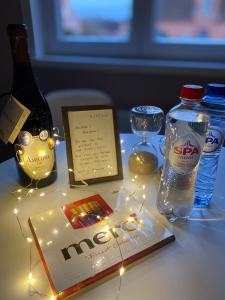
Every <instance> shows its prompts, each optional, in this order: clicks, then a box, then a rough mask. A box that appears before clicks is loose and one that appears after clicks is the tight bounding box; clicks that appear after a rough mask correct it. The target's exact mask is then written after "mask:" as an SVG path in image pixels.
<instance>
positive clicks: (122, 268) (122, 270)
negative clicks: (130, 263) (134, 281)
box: [120, 267, 125, 276]
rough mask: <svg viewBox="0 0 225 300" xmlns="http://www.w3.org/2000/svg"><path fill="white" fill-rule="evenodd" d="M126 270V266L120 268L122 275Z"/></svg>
mask: <svg viewBox="0 0 225 300" xmlns="http://www.w3.org/2000/svg"><path fill="white" fill-rule="evenodd" d="M124 272H125V268H124V267H121V268H120V276H123V274H124Z"/></svg>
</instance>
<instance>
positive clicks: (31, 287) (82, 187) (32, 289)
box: [12, 131, 146, 300]
mask: <svg viewBox="0 0 225 300" xmlns="http://www.w3.org/2000/svg"><path fill="white" fill-rule="evenodd" d="M55 134H56V135H57V136H56V135H54V137H56V138H57V141H58V143H59V140H58V139H59V138H62V139H63V137H60V135H59V131H57V132H55ZM56 144H57V143H56ZM121 144H123V141H122V142H121ZM124 152H125V150H122V153H124ZM16 157H17V155H16ZM17 159H18V157H17ZM18 161H19V159H18ZM52 172H56V170H52V171H51V172H50V173H52ZM67 172H69V173H74V174H75V175H76V176H77V177H78V178H79V179H80V181H81V183H82V184H81V185H70V186H71V187H79V188H80V190H81V191H88V192H90V190H88V189H85V188H86V187H87V186H88V184H87V182H86V181H85V180H83V179H82V176H81V174H79V172H78V171H77V170H73V169H71V168H69V169H67ZM50 173H49V174H50ZM49 174H48V175H49ZM137 178H138V176H137V175H135V176H134V178H133V180H132V181H133V182H134V181H135V179H137ZM32 183H33V180H32V179H31V182H30V184H29V185H27V186H26V187H25V188H23V189H17V190H16V191H14V192H12V193H13V194H15V195H16V194H17V195H18V193H19V194H20V196H18V197H17V199H18V200H21V199H23V198H27V197H30V196H33V195H34V194H36V193H35V192H36V191H37V190H38V189H39V188H38V183H39V181H37V184H36V187H35V188H33V187H32V188H30V186H32ZM27 189H28V191H27ZM142 190H145V185H143V186H142ZM24 191H25V192H26V194H25V197H23V192H24ZM51 192H52V191H50V192H48V194H49V193H51ZM92 192H94V193H95V194H98V191H97V192H96V191H92ZM118 192H119V191H118V190H116V191H113V192H112V194H115V193H118ZM135 193H136V191H133V192H132V193H127V194H128V196H127V198H126V200H127V201H128V200H130V198H131V197H132V196H133V195H134V194H135ZM61 194H62V195H64V196H65V197H66V196H67V194H66V193H65V192H64V191H62V192H61ZM143 195H144V194H143ZM39 196H40V197H45V196H46V193H44V192H41V193H40V194H39ZM19 198H20V199H19ZM142 198H143V200H144V201H143V202H142V203H141V205H140V208H139V213H140V212H141V210H142V208H143V206H144V203H145V200H146V197H142ZM134 199H135V197H134ZM18 213H19V210H18V209H17V208H15V209H14V215H15V217H16V219H17V223H18V225H19V228H20V232H21V235H22V236H23V238H24V239H25V240H26V242H27V243H28V244H29V245H30V262H29V273H28V282H29V291H30V293H31V295H34V294H36V295H39V296H40V297H42V298H43V297H48V298H49V299H51V300H55V299H57V297H56V296H54V295H47V294H44V293H41V292H39V291H38V290H37V289H36V288H35V287H34V276H33V273H32V245H33V240H32V238H30V237H28V236H26V235H25V234H24V232H23V229H22V226H21V223H20V220H19V217H18ZM95 217H96V219H97V220H98V221H99V222H101V221H104V222H105V221H107V222H108V220H109V217H108V216H106V217H104V218H102V217H101V216H99V215H95ZM129 220H130V221H133V220H134V218H133V217H131V218H130V219H129ZM139 224H140V225H142V224H144V221H143V220H141V219H140V220H139ZM66 225H68V224H66ZM109 225H110V224H109V223H108V225H107V226H108V227H106V228H108V229H109ZM66 227H68V226H66ZM112 231H113V232H115V231H116V228H115V227H112ZM53 233H54V234H58V231H57V232H56V231H54V232H53ZM115 241H116V244H117V247H118V251H119V254H120V257H121V266H120V268H119V271H118V272H119V286H118V290H117V295H116V299H115V300H118V299H119V298H120V293H121V288H122V277H123V275H124V273H125V267H124V258H123V254H122V249H121V247H120V244H119V241H118V238H117V237H116V238H115ZM47 243H48V244H49V245H51V243H52V241H48V242H47Z"/></svg>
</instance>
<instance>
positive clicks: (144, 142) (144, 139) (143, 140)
mask: <svg viewBox="0 0 225 300" xmlns="http://www.w3.org/2000/svg"><path fill="white" fill-rule="evenodd" d="M141 140H142V143H143V144H147V142H148V138H147V136H145V135H143V136H142V137H141Z"/></svg>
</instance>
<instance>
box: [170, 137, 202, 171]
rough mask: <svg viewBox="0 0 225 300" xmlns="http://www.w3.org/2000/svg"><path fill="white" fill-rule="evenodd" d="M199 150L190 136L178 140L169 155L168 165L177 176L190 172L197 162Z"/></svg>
mask: <svg viewBox="0 0 225 300" xmlns="http://www.w3.org/2000/svg"><path fill="white" fill-rule="evenodd" d="M200 154H201V148H200V145H199V143H198V141H197V140H196V139H195V137H194V136H192V135H186V136H184V137H182V138H179V139H178V140H177V141H176V142H175V143H174V145H173V147H172V148H171V150H170V153H169V160H170V164H171V166H172V167H173V169H174V170H175V171H176V172H177V173H179V174H187V173H189V172H191V171H192V170H193V169H194V168H195V167H196V165H197V164H198V162H199V159H200Z"/></svg>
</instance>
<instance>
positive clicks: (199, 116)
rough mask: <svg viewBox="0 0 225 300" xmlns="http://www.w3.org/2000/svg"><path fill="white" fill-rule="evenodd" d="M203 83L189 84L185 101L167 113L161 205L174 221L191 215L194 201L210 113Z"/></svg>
mask: <svg viewBox="0 0 225 300" xmlns="http://www.w3.org/2000/svg"><path fill="white" fill-rule="evenodd" d="M203 92H204V90H203V87H202V86H199V85H185V86H183V87H182V89H181V95H180V100H181V103H180V104H179V105H177V106H175V107H174V108H172V109H171V110H170V111H169V112H168V114H167V116H166V145H165V156H164V165H163V171H162V176H161V181H160V187H159V193H158V197H157V208H158V210H159V212H160V213H162V214H164V215H165V216H166V217H167V219H168V220H169V221H170V222H174V221H176V220H177V219H182V220H186V219H188V218H189V216H190V214H191V211H192V208H193V205H194V188H195V177H196V171H197V167H198V163H199V160H200V156H201V152H202V149H203V145H204V142H205V138H206V132H207V128H208V124H209V116H208V115H207V114H206V113H205V112H204V110H202V109H201V105H200V101H201V100H202V96H203Z"/></svg>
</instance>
